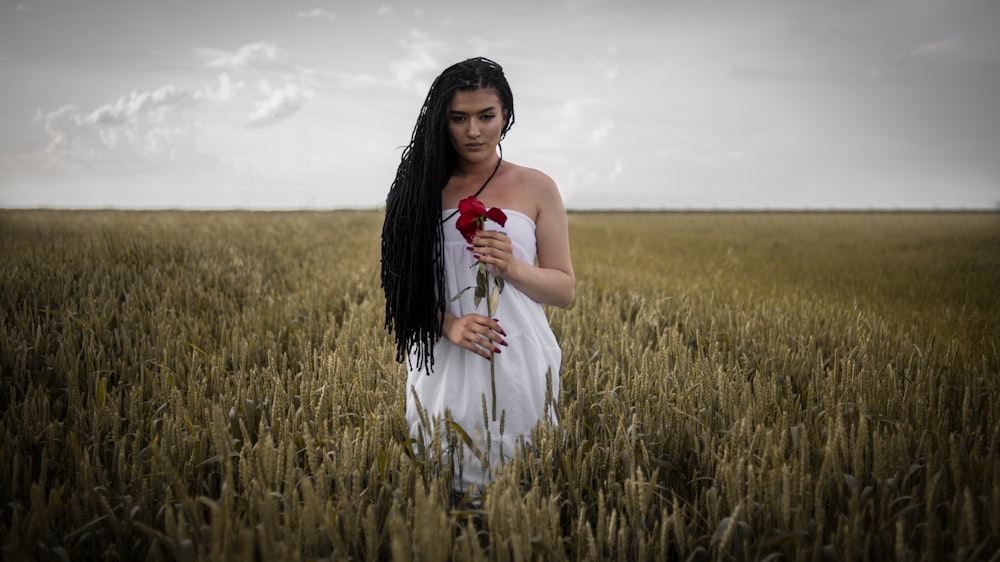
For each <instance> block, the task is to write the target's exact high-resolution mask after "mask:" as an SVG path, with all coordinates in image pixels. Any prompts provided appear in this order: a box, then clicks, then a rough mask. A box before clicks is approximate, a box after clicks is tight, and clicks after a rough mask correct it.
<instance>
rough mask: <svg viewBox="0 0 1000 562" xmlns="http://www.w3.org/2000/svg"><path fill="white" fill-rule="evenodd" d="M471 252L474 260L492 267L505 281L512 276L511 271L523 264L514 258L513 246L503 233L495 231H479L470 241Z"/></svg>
mask: <svg viewBox="0 0 1000 562" xmlns="http://www.w3.org/2000/svg"><path fill="white" fill-rule="evenodd" d="M471 250H472V252H473V253H474V254H475V255H476V259H478V260H479V261H481V262H483V263H485V264H487V265H490V266H492V267H493V271H494V272H495V273H496V274H497V275H499V276H500V277H503V278H504V279H507V278H508V277H511V276H512V273H513V271H512V270H513V269H514V268H516V267H518V266H519V265H521V264H522V263H523V262H521V260H519V259H517V258H515V257H514V244H513V243H512V242H511V241H510V237H508V236H507V235H506V234H504V233H503V232H499V231H497V230H480V231H479V232H477V233H476V237H475V238H473V239H472V247H471Z"/></svg>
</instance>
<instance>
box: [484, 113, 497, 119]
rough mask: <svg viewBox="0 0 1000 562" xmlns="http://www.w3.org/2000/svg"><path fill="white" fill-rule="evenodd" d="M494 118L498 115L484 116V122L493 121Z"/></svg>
mask: <svg viewBox="0 0 1000 562" xmlns="http://www.w3.org/2000/svg"><path fill="white" fill-rule="evenodd" d="M494 117H496V115H494V114H492V113H490V114H487V115H483V121H489V120H491V119H493V118H494Z"/></svg>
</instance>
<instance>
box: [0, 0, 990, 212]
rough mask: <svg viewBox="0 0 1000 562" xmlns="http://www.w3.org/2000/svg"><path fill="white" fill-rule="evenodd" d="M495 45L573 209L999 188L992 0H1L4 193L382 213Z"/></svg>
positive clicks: (17, 201) (869, 204) (515, 152)
mask: <svg viewBox="0 0 1000 562" xmlns="http://www.w3.org/2000/svg"><path fill="white" fill-rule="evenodd" d="M480 55H481V56H486V57H489V58H492V59H494V60H496V61H497V62H499V63H500V64H501V65H503V67H504V70H505V72H506V74H507V77H508V79H509V81H510V82H511V85H512V88H513V90H514V100H515V112H516V116H517V122H516V124H515V125H514V127H513V129H512V130H511V131H510V133H509V134H508V136H507V140H506V141H505V142H504V157H505V158H506V159H508V160H511V161H513V162H516V163H518V164H522V165H526V166H531V167H534V168H538V169H540V170H542V171H544V172H546V173H548V174H549V175H550V176H552V177H553V178H554V179H555V180H556V182H557V184H558V185H559V187H560V189H561V191H562V193H563V198H564V200H565V202H566V204H567V206H568V207H570V208H574V209H585V208H671V209H687V208H716V209H719V208H724V209H759V208H810V209H824V208H862V209H867V208H891V209H895V208H990V209H996V208H998V207H1000V101H998V100H1000V2H998V1H996V0H837V1H833V0H827V1H820V0H815V1H810V0H762V1H757V2H750V1H736V0H698V1H693V0H692V1H686V0H662V1H652V0H641V1H622V0H606V1H601V0H565V1H558V2H555V1H553V2H545V1H544V0H533V1H524V0H522V1H507V2H478V1H474V0H467V1H464V2H444V1H424V2H420V1H412V2H410V1H402V0H399V1H396V2H385V3H382V4H379V3H369V2H360V1H359V2H347V1H334V0H293V1H290V2H248V1H246V0H240V1H237V0H218V1H211V2H209V1H198V2H195V1H191V0H182V1H177V0H173V1H170V2H165V1H163V2H155V1H152V0H141V1H140V0H130V1H125V0H120V1H110V0H104V1H100V0H91V1H80V0H23V2H22V3H21V4H17V3H16V2H15V0H4V3H3V4H2V6H0V73H2V77H3V78H2V80H0V206H3V207H25V206H28V207H34V206H44V207H144V208H149V207H153V208H161V207H169V208H174V207H176V208H277V209H285V208H341V207H377V206H380V205H382V204H383V203H384V201H385V194H386V191H387V189H388V187H389V184H390V182H391V180H392V177H393V174H394V173H395V168H396V165H397V164H398V162H399V157H400V149H401V147H402V145H404V144H406V143H407V142H408V140H409V137H410V133H411V130H412V128H413V125H414V122H415V119H416V116H417V112H418V110H419V108H420V105H421V102H422V100H423V98H424V96H425V95H426V91H427V88H428V86H429V85H430V83H431V81H432V80H433V79H434V77H435V76H436V75H437V74H438V73H440V71H441V70H443V69H444V68H445V67H446V66H448V65H450V64H452V63H454V62H457V61H459V60H462V59H465V58H468V57H472V56H480Z"/></svg>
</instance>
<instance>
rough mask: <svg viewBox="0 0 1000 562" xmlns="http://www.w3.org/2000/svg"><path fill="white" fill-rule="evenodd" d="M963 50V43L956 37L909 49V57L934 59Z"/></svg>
mask: <svg viewBox="0 0 1000 562" xmlns="http://www.w3.org/2000/svg"><path fill="white" fill-rule="evenodd" d="M964 50H965V42H964V41H962V40H961V39H959V38H957V37H950V38H948V39H943V40H940V41H932V42H930V43H925V44H923V45H918V46H916V47H913V48H912V49H910V55H911V56H914V57H934V56H941V55H947V54H949V53H957V52H962V51H964Z"/></svg>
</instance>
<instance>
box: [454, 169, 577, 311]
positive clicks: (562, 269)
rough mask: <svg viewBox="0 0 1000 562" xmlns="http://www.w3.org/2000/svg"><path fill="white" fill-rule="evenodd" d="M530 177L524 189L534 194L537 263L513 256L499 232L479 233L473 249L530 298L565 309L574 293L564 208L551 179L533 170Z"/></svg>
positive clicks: (511, 250) (574, 283)
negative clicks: (536, 210) (535, 202)
mask: <svg viewBox="0 0 1000 562" xmlns="http://www.w3.org/2000/svg"><path fill="white" fill-rule="evenodd" d="M531 180H532V181H531V182H530V185H529V186H527V189H530V190H531V192H532V194H534V195H536V197H537V208H538V213H537V215H536V218H535V239H536V241H537V249H538V266H537V267H536V266H535V265H534V264H529V263H525V262H523V261H521V260H519V259H517V258H515V257H514V255H513V245H512V244H511V242H510V239H509V238H508V237H507V236H506V235H505V234H503V233H500V232H495V231H482V232H480V233H479V234H478V235H477V236H476V238H475V239H474V240H473V251H474V252H476V254H477V255H478V256H479V259H480V260H481V261H484V262H486V263H487V264H489V265H492V266H493V267H494V268H495V269H496V271H497V273H498V274H499V275H500V276H501V277H503V278H504V280H505V281H507V282H509V283H513V284H514V286H516V287H517V288H518V289H520V290H521V292H523V293H524V294H526V295H528V296H529V297H531V299H533V300H535V301H537V302H539V303H542V304H547V305H552V306H558V307H561V308H566V307H568V306H569V305H570V304H571V303H572V302H573V298H574V297H575V296H576V276H575V275H574V274H573V263H572V261H571V260H570V251H569V224H568V221H567V218H566V208H565V207H564V206H563V202H562V197H560V196H559V190H558V189H557V188H556V185H555V182H553V181H552V179H551V178H549V177H548V176H546V175H545V174H542V173H541V172H534V173H533V174H531Z"/></svg>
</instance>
